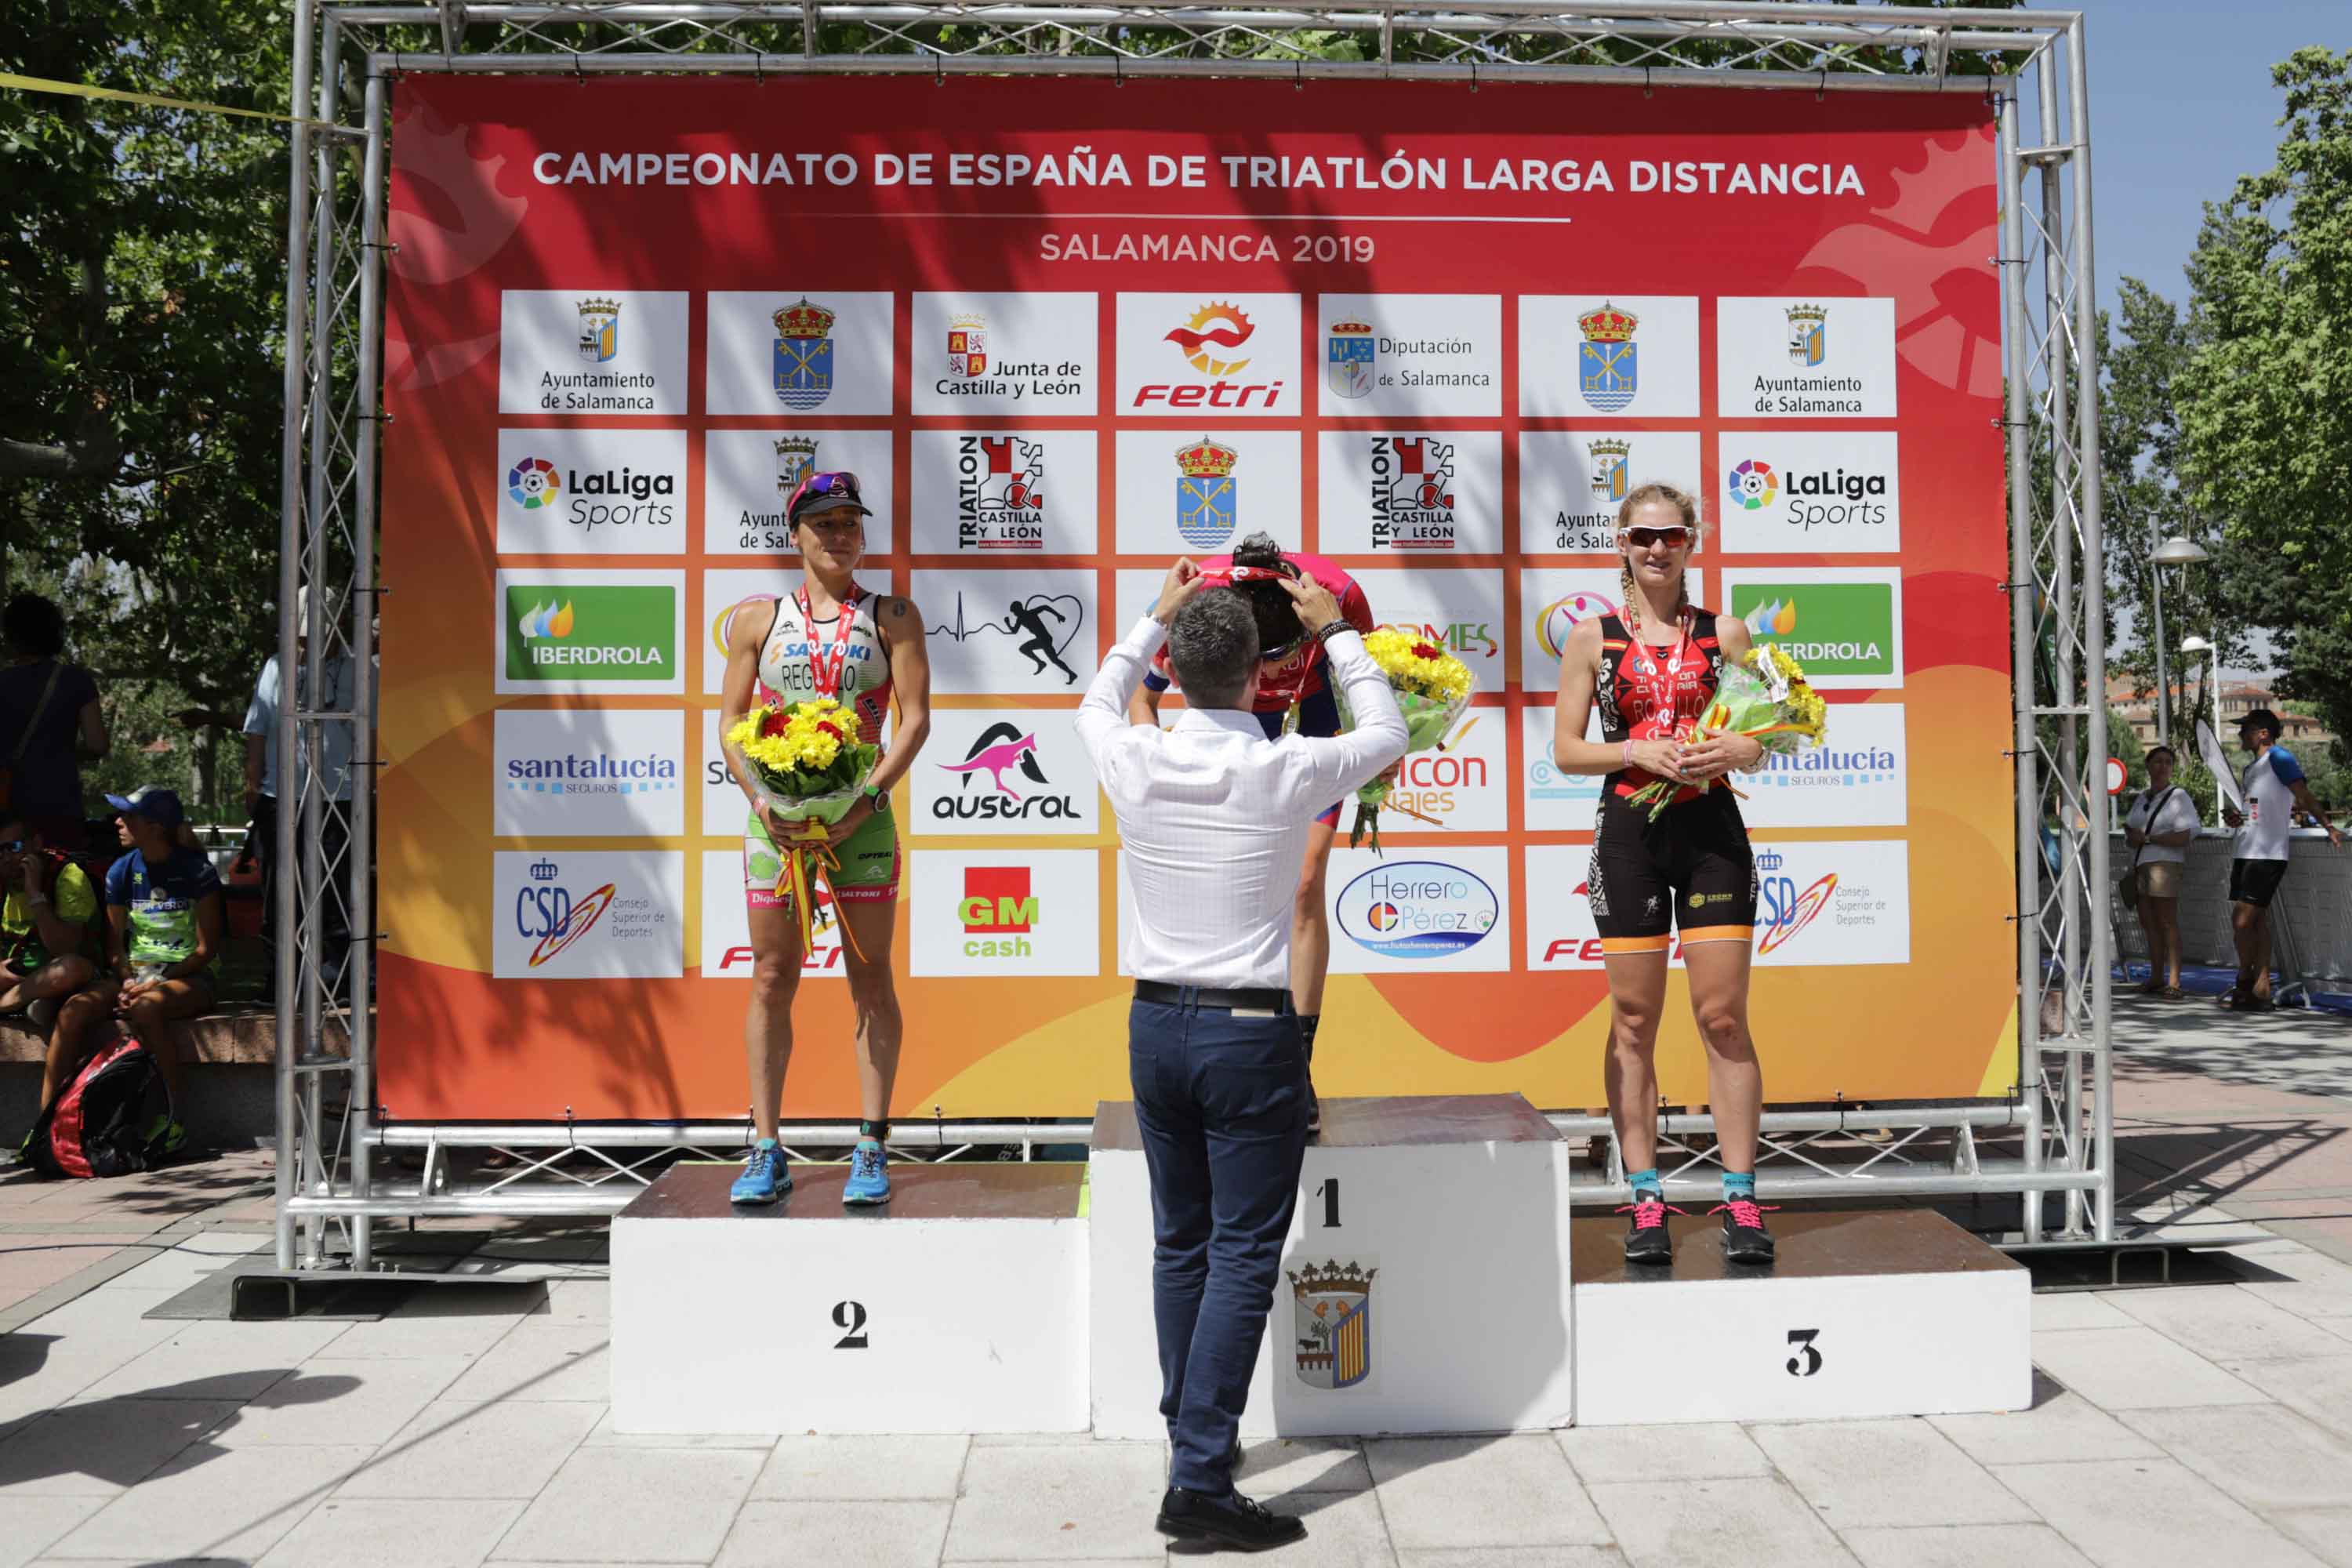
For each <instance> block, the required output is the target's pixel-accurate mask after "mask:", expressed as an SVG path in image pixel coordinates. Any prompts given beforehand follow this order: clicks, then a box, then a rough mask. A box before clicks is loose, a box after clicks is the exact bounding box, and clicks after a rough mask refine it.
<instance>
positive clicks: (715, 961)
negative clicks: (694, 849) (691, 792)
mask: <svg viewBox="0 0 2352 1568" xmlns="http://www.w3.org/2000/svg"><path fill="white" fill-rule="evenodd" d="M735 798H736V799H737V800H741V799H742V798H743V797H742V796H741V795H737V796H736V797H735ZM744 893H745V888H744V882H743V850H742V847H740V845H739V846H738V847H735V848H732V849H706V850H704V851H703V852H702V923H701V925H700V927H699V928H698V931H697V933H696V934H697V936H698V939H699V941H700V946H699V947H698V950H697V952H696V953H695V955H694V964H695V967H696V972H697V973H699V974H700V975H701V976H702V978H703V979H705V980H749V979H750V978H751V962H752V958H753V956H754V955H753V953H752V952H751V921H749V920H747V919H746V918H745V911H746V909H747V908H748V906H747V905H746V904H745V903H744ZM814 925H815V931H814V935H815V940H814V942H810V943H809V948H808V951H807V952H804V953H803V954H802V955H801V978H802V979H803V980H812V979H814V980H838V979H841V978H842V977H843V976H844V974H845V970H844V968H843V965H842V948H841V928H840V927H839V926H837V925H835V923H834V918H833V895H832V893H831V892H829V891H827V890H826V889H824V887H823V885H822V884H820V885H819V886H818V888H817V890H816V919H815V921H814Z"/></svg>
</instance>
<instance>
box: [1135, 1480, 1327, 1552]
mask: <svg viewBox="0 0 2352 1568" xmlns="http://www.w3.org/2000/svg"><path fill="white" fill-rule="evenodd" d="M1159 1525H1160V1534H1162V1535H1165V1536H1169V1537H1171V1538H1172V1539H1174V1540H1177V1541H1186V1542H1200V1543H1204V1544H1206V1545H1208V1546H1211V1547H1219V1546H1223V1547H1228V1548H1231V1549H1232V1550H1234V1551H1235V1552H1264V1551H1265V1550H1266V1549H1267V1548H1269V1547H1275V1546H1287V1545H1289V1544H1290V1543H1291V1542H1294V1541H1304V1540H1306V1539H1307V1522H1306V1521H1304V1520H1300V1519H1295V1518H1293V1517H1292V1516H1290V1515H1289V1514H1286V1513H1269V1512H1267V1511H1266V1510H1265V1508H1264V1507H1263V1506H1262V1505H1260V1504H1259V1503H1257V1502H1256V1501H1255V1500H1252V1499H1249V1498H1245V1497H1244V1496H1242V1494H1241V1493H1239V1492H1228V1493H1226V1494H1225V1495H1224V1496H1223V1497H1221V1498H1213V1497H1208V1496H1205V1495H1203V1494H1202V1493H1200V1492H1191V1491H1186V1490H1185V1489H1183V1488H1182V1487H1170V1488H1169V1489H1168V1495H1167V1496H1165V1497H1163V1498H1161V1499H1160V1519H1159Z"/></svg>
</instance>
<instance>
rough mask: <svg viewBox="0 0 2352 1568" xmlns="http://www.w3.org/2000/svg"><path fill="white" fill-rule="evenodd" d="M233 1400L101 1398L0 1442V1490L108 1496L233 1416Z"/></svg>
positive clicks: (55, 1414) (30, 1424) (70, 1407)
mask: <svg viewBox="0 0 2352 1568" xmlns="http://www.w3.org/2000/svg"><path fill="white" fill-rule="evenodd" d="M235 1413H236V1401H235V1400H233V1399H222V1400H208V1399H101V1400H97V1401H94V1402H92V1403H89V1404H86V1405H66V1406H64V1407H63V1408H61V1409H58V1410H57V1411H54V1412H52V1413H51V1414H49V1415H43V1416H41V1417H39V1418H38V1419H37V1420H34V1421H30V1422H27V1423H26V1425H25V1426H21V1427H19V1428H17V1430H16V1435H15V1436H11V1437H10V1438H9V1439H8V1440H7V1441H6V1442H5V1443H0V1495H5V1496H10V1497H39V1496H45V1495H46V1496H81V1497H112V1496H114V1495H116V1494H117V1493H120V1492H121V1491H123V1490H125V1489H128V1488H129V1487H131V1485H132V1484H134V1483H135V1482H137V1481H140V1480H142V1479H144V1478H145V1477H147V1476H148V1475H150V1474H151V1473H152V1472H153V1471H154V1470H156V1469H157V1468H161V1467H162V1466H163V1463H164V1461H166V1460H168V1459H170V1458H173V1457H174V1456H176V1455H177V1454H178V1453H179V1452H180V1450H182V1449H183V1448H185V1447H187V1446H188V1445H189V1444H191V1443H193V1442H194V1441H195V1440H196V1439H197V1438H199V1437H202V1436H205V1434H206V1433H208V1432H210V1431H211V1430H212V1429H213V1428H214V1427H215V1426H218V1425H220V1423H221V1422H223V1421H225V1420H226V1419H227V1418H228V1417H229V1416H230V1415H234V1414H235Z"/></svg>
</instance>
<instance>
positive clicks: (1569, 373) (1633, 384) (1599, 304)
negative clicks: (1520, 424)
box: [1519, 294, 1699, 421]
mask: <svg viewBox="0 0 2352 1568" xmlns="http://www.w3.org/2000/svg"><path fill="white" fill-rule="evenodd" d="M1698 412H1699V406H1698V300H1696V298H1685V297H1664V296H1659V295H1654V294H1523V295H1521V296H1520V297H1519V413H1520V414H1521V415H1522V416H1525V417H1527V418H1530V419H1574V420H1579V421H1582V420H1586V419H1591V418H1592V417H1594V416H1606V417H1612V418H1627V419H1648V418H1668V419H1689V418H1696V416H1697V415H1698Z"/></svg>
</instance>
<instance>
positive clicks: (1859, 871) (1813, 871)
mask: <svg viewBox="0 0 2352 1568" xmlns="http://www.w3.org/2000/svg"><path fill="white" fill-rule="evenodd" d="M1756 962H1757V963H1759V965H1767V966H1769V965H1778V964H1789V965H1808V966H1818V965H1825V964H1837V965H1844V964H1856V963H1910V962H1911V847H1910V846H1909V845H1907V844H1906V843H1904V842H1903V841H1902V840H1901V839H1899V838H1894V839H1874V840H1868V841H1863V840H1853V841H1848V842H1843V843H1807V844H1759V845H1757V846H1756Z"/></svg>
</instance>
